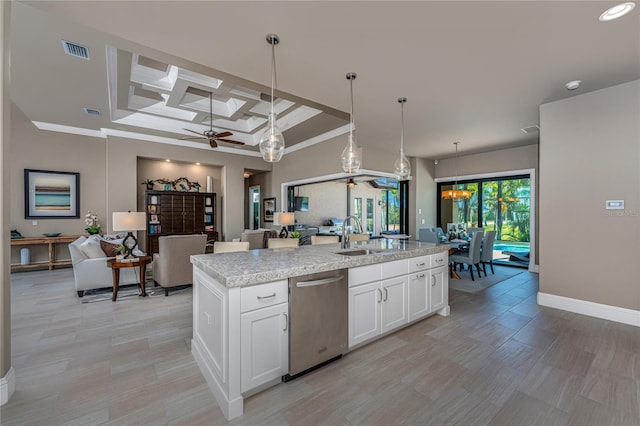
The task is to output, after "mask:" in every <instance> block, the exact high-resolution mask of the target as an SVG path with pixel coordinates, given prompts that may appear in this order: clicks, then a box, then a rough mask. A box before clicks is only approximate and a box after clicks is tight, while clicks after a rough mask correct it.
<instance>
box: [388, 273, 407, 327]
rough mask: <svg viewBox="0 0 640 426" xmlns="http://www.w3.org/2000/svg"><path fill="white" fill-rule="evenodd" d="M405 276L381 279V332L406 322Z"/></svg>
mask: <svg viewBox="0 0 640 426" xmlns="http://www.w3.org/2000/svg"><path fill="white" fill-rule="evenodd" d="M407 281H408V279H407V276H406V275H403V276H401V277H397V278H391V279H389V280H385V281H382V287H381V289H382V293H383V297H382V332H383V333H384V332H387V331H390V330H393V329H395V328H398V327H400V326H402V325H404V324H406V323H407V321H408V320H409V314H408V312H407Z"/></svg>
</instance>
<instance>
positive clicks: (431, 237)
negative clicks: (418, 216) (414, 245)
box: [418, 228, 440, 244]
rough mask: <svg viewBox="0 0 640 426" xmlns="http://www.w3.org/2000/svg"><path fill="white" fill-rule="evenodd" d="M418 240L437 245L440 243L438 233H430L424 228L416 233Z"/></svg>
mask: <svg viewBox="0 0 640 426" xmlns="http://www.w3.org/2000/svg"><path fill="white" fill-rule="evenodd" d="M418 239H419V240H420V241H423V242H425V243H434V244H437V243H439V242H440V239H439V237H438V233H437V232H436V231H431V230H428V229H426V228H423V229H420V230H419V231H418Z"/></svg>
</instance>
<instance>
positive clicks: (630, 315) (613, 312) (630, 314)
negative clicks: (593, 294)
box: [538, 292, 640, 327]
mask: <svg viewBox="0 0 640 426" xmlns="http://www.w3.org/2000/svg"><path fill="white" fill-rule="evenodd" d="M538 305H541V306H547V307H549V308H556V309H562V310H563V311H569V312H575V313H576V314H582V315H588V316H590V317H595V318H601V319H606V320H609V321H615V322H620V323H623V324H629V325H634V326H636V327H640V311H634V310H633V309H627V308H620V307H618V306H611V305H603V304H601V303H595V302H589V301H586V300H580V299H572V298H570V297H564V296H556V295H555V294H548V293H542V292H538Z"/></svg>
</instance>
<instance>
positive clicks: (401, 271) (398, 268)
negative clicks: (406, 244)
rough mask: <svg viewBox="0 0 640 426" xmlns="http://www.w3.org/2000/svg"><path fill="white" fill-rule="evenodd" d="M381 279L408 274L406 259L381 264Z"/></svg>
mask: <svg viewBox="0 0 640 426" xmlns="http://www.w3.org/2000/svg"><path fill="white" fill-rule="evenodd" d="M381 269H382V270H381V277H382V279H383V280H385V279H387V278H391V277H397V276H400V275H407V274H408V273H409V264H408V260H407V259H402V260H394V261H393V262H385V263H382V264H381Z"/></svg>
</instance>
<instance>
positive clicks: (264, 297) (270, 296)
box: [256, 293, 276, 300]
mask: <svg viewBox="0 0 640 426" xmlns="http://www.w3.org/2000/svg"><path fill="white" fill-rule="evenodd" d="M256 297H257V298H258V300H262V299H270V298H272V297H276V294H275V293H273V294H270V295H268V296H256Z"/></svg>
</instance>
